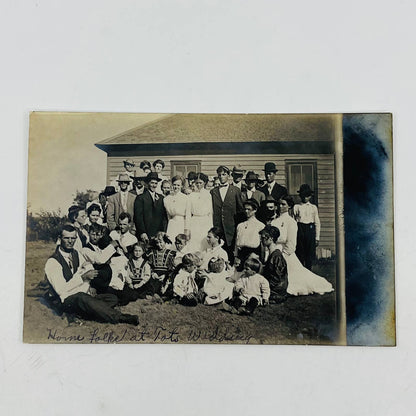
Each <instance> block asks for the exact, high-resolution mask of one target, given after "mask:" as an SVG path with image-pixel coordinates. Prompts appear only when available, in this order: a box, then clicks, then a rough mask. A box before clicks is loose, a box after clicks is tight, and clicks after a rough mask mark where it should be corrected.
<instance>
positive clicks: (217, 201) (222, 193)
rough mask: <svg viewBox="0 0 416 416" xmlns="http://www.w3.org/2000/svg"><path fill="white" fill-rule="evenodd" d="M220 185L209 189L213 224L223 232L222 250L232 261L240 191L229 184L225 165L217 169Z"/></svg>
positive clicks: (227, 170)
mask: <svg viewBox="0 0 416 416" xmlns="http://www.w3.org/2000/svg"><path fill="white" fill-rule="evenodd" d="M217 174H218V178H219V181H220V186H218V187H215V188H213V189H211V196H212V211H213V224H214V226H216V227H220V228H221V230H222V231H223V233H224V240H225V241H224V247H223V248H224V250H225V251H226V252H227V254H228V258H229V260H230V262H231V263H234V245H235V230H236V227H237V218H236V217H237V214H238V213H240V212H241V211H243V203H242V200H241V191H240V190H239V189H238V188H237V187H236V186H234V185H230V184H229V180H230V170H229V169H228V168H227V167H226V166H220V167H219V168H218V169H217Z"/></svg>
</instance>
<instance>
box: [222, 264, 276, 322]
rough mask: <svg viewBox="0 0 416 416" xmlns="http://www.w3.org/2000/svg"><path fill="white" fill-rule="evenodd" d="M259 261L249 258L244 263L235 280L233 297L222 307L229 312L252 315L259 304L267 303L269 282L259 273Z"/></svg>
mask: <svg viewBox="0 0 416 416" xmlns="http://www.w3.org/2000/svg"><path fill="white" fill-rule="evenodd" d="M260 267H261V263H260V261H259V260H257V259H254V258H250V259H247V260H246V261H245V263H244V269H243V272H242V273H241V275H240V278H239V279H238V280H237V281H236V282H235V285H234V292H233V297H232V299H231V300H228V301H225V302H224V304H223V307H224V309H225V310H226V311H229V312H231V313H238V314H239V315H252V314H253V312H254V310H255V309H256V308H257V306H259V305H267V304H268V302H269V297H270V286H269V282H268V281H267V280H266V279H265V278H264V277H263V276H262V275H261V274H259V271H260Z"/></svg>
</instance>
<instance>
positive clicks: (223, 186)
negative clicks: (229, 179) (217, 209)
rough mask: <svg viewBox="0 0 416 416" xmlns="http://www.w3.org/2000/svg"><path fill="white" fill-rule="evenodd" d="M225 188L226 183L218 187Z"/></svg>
mask: <svg viewBox="0 0 416 416" xmlns="http://www.w3.org/2000/svg"><path fill="white" fill-rule="evenodd" d="M226 186H228V183H225V184H224V185H220V188H225V187H226Z"/></svg>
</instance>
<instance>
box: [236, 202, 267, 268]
mask: <svg viewBox="0 0 416 416" xmlns="http://www.w3.org/2000/svg"><path fill="white" fill-rule="evenodd" d="M243 206H244V211H245V213H246V217H247V220H246V221H244V222H241V223H240V224H238V225H237V237H236V243H235V256H236V257H238V258H239V260H240V262H241V263H243V264H244V262H245V261H246V260H247V258H248V257H249V256H250V254H251V253H255V254H257V255H260V235H259V233H260V231H261V230H262V229H263V228H264V224H263V223H262V222H261V221H259V220H258V219H257V218H256V211H257V210H258V208H259V204H258V203H257V201H256V200H255V199H247V201H245V202H243Z"/></svg>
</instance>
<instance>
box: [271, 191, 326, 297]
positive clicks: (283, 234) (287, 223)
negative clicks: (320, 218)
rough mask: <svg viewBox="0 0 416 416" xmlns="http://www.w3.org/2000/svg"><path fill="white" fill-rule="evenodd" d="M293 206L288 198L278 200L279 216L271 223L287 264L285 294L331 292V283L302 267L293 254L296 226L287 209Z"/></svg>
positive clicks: (291, 200)
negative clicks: (277, 231) (278, 235)
mask: <svg viewBox="0 0 416 416" xmlns="http://www.w3.org/2000/svg"><path fill="white" fill-rule="evenodd" d="M293 205H294V203H293V199H292V198H291V197H290V196H285V197H283V198H282V199H281V200H280V216H279V217H278V218H276V219H274V220H273V221H272V222H271V225H273V226H274V227H277V228H278V229H279V231H280V237H279V239H278V240H277V246H278V248H279V249H280V250H281V252H282V253H283V257H284V259H285V260H286V263H287V273H288V282H289V284H288V287H287V293H289V294H291V295H295V296H298V295H310V294H312V293H319V294H321V295H322V294H324V293H327V292H332V291H333V290H334V289H333V287H332V285H331V283H329V282H328V281H327V280H326V279H324V278H323V277H321V276H318V275H317V274H315V273H312V272H311V271H310V270H308V269H306V268H305V267H303V266H302V263H301V262H300V261H299V259H298V258H297V256H296V254H295V250H296V239H297V231H298V226H297V223H296V221H295V220H294V218H292V217H291V216H290V215H289V209H290V208H293Z"/></svg>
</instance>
